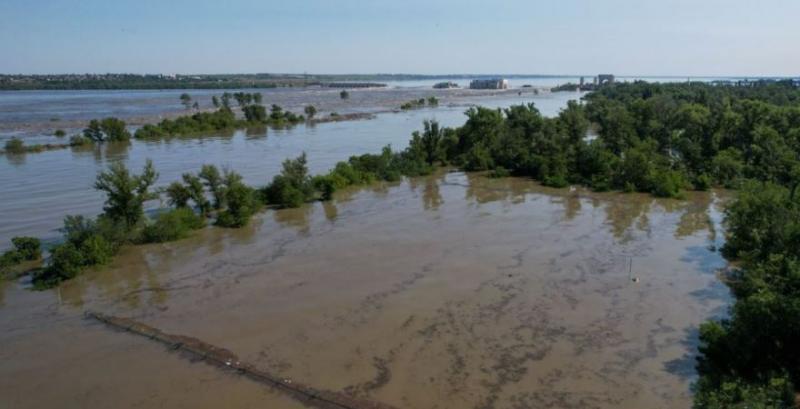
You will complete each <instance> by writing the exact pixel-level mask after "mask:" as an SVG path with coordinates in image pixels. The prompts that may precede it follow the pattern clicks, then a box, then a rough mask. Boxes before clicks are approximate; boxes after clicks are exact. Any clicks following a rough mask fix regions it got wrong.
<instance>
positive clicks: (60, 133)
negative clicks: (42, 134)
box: [53, 129, 67, 138]
mask: <svg viewBox="0 0 800 409" xmlns="http://www.w3.org/2000/svg"><path fill="white" fill-rule="evenodd" d="M53 135H54V136H55V137H57V138H63V137H65V136H67V133H66V132H64V130H63V129H56V131H55V132H53Z"/></svg>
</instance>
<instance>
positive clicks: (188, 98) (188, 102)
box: [180, 92, 192, 109]
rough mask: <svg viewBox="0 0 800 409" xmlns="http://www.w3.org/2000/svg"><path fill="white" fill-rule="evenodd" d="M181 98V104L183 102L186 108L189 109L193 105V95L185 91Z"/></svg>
mask: <svg viewBox="0 0 800 409" xmlns="http://www.w3.org/2000/svg"><path fill="white" fill-rule="evenodd" d="M180 99H181V104H183V106H184V107H185V108H186V109H189V108H191V107H192V96H191V95H189V94H187V93H185V92H184V93H183V94H181V97H180Z"/></svg>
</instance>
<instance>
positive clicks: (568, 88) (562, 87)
mask: <svg viewBox="0 0 800 409" xmlns="http://www.w3.org/2000/svg"><path fill="white" fill-rule="evenodd" d="M580 89H581V86H580V85H578V84H575V83H572V82H568V83H566V84H561V85H557V86H555V87H553V88H550V92H564V91H568V92H569V91H571V92H575V91H578V90H580Z"/></svg>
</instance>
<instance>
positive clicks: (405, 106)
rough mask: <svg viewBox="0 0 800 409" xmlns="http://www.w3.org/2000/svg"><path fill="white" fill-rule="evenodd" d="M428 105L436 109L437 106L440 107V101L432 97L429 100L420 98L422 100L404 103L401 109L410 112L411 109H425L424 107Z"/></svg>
mask: <svg viewBox="0 0 800 409" xmlns="http://www.w3.org/2000/svg"><path fill="white" fill-rule="evenodd" d="M426 103H427V104H428V106H430V107H435V106H438V105H439V100H438V99H437V98H436V97H434V96H430V97H428V99H425V98H420V99H416V100H412V101H408V102H405V103H403V105H400V109H402V110H404V111H406V110H409V109H415V108H423V107H425V104H426Z"/></svg>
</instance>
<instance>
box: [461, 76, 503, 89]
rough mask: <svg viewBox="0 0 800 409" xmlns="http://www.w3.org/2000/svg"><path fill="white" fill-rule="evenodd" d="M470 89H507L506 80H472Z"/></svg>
mask: <svg viewBox="0 0 800 409" xmlns="http://www.w3.org/2000/svg"><path fill="white" fill-rule="evenodd" d="M469 88H470V89H508V80H506V79H502V78H492V79H480V80H472V82H470V83H469Z"/></svg>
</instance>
